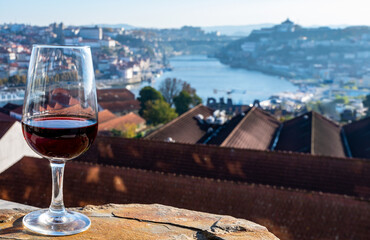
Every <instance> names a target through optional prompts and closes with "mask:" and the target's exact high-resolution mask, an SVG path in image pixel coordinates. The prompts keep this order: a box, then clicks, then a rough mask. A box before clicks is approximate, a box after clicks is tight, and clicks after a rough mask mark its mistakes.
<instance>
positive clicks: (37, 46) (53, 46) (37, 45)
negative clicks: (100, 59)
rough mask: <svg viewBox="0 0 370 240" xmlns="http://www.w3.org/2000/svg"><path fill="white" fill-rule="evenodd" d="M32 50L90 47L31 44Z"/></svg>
mask: <svg viewBox="0 0 370 240" xmlns="http://www.w3.org/2000/svg"><path fill="white" fill-rule="evenodd" d="M32 47H33V48H90V46H81V45H47V44H33V45H32Z"/></svg>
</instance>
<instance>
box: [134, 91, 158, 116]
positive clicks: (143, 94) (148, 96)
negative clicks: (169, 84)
mask: <svg viewBox="0 0 370 240" xmlns="http://www.w3.org/2000/svg"><path fill="white" fill-rule="evenodd" d="M137 100H139V101H140V111H139V114H140V115H141V116H144V111H145V110H146V107H147V106H146V103H147V102H148V101H155V100H163V96H162V94H161V93H160V92H159V91H157V90H155V89H154V88H152V87H149V86H147V87H143V88H142V89H141V90H140V92H139V97H138V98H137Z"/></svg>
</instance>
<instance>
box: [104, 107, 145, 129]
mask: <svg viewBox="0 0 370 240" xmlns="http://www.w3.org/2000/svg"><path fill="white" fill-rule="evenodd" d="M128 124H135V125H136V126H137V125H139V124H145V119H143V118H142V117H140V116H138V115H137V114H135V113H133V112H130V113H128V114H126V115H124V116H122V117H116V118H114V119H111V120H108V121H106V122H103V123H102V124H99V131H110V130H112V129H116V130H120V131H126V128H127V125H128Z"/></svg>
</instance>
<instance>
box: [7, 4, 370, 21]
mask: <svg viewBox="0 0 370 240" xmlns="http://www.w3.org/2000/svg"><path fill="white" fill-rule="evenodd" d="M368 6H370V3H368V2H367V1H365V0H353V1H351V2H350V3H348V1H343V0H340V1H335V0H328V1H324V2H323V1H318V0H313V1H310V2H309V3H307V2H306V1H303V0H297V1H294V2H293V1H289V0H280V1H273V0H262V1H258V2H257V1H242V0H233V1H225V0H215V1H211V0H203V1H196V0H189V1H187V2H186V3H184V2H173V1H168V0H159V1H155V2H151V1H149V0H138V1H136V2H129V1H115V0H106V1H104V2H100V1H97V0H90V1H86V0H83V1H78V2H77V1H71V0H65V1H55V2H48V1H45V0H34V1H26V0H19V1H16V2H11V1H0V24H3V23H25V24H31V25H41V26H45V25H48V24H50V23H53V22H63V23H65V24H66V25H90V24H130V25H133V26H136V27H155V28H177V27H181V26H184V25H192V26H202V27H206V26H225V25H235V26H237V25H249V24H263V23H273V24H276V23H280V22H281V21H283V20H285V19H286V18H290V19H291V20H292V21H294V22H296V23H297V24H300V25H303V26H312V25H370V16H369V15H368V13H367V7H368Z"/></svg>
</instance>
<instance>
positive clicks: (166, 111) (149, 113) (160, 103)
mask: <svg viewBox="0 0 370 240" xmlns="http://www.w3.org/2000/svg"><path fill="white" fill-rule="evenodd" d="M177 116H178V115H177V113H176V112H175V110H174V109H173V108H171V107H170V105H169V104H168V103H167V102H166V101H164V100H162V99H158V100H155V101H147V102H146V103H145V110H144V113H143V117H144V118H145V119H146V120H147V121H148V122H149V123H151V124H154V125H157V124H160V123H166V122H169V121H171V120H172V119H174V118H176V117H177Z"/></svg>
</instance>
